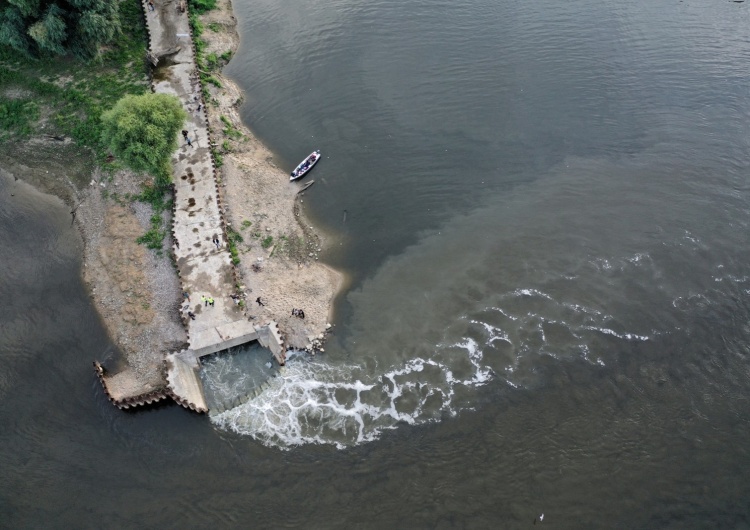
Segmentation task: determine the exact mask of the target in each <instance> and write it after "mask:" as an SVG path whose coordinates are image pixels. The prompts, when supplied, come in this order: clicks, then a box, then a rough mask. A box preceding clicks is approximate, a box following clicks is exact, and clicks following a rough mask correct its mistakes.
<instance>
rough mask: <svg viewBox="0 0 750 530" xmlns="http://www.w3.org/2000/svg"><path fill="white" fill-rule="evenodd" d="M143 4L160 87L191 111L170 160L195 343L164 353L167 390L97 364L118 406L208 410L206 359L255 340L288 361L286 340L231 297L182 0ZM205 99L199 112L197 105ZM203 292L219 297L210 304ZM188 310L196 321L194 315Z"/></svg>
mask: <svg viewBox="0 0 750 530" xmlns="http://www.w3.org/2000/svg"><path fill="white" fill-rule="evenodd" d="M153 1H154V5H155V10H154V11H151V10H149V9H148V6H147V5H146V4H145V2H144V4H143V9H144V13H146V29H147V31H148V34H149V52H150V58H156V59H158V61H157V66H156V68H155V69H154V71H153V81H152V88H153V90H154V92H157V93H163V94H171V95H174V96H176V97H177V98H179V100H180V101H181V102H182V105H183V108H184V109H185V110H186V112H187V114H188V121H187V123H186V124H185V126H184V129H185V130H186V131H187V133H188V134H187V138H189V139H190V142H189V143H188V142H187V141H185V140H184V139H183V138H182V135H180V137H179V141H180V148H179V149H178V151H177V152H176V153H175V155H174V156H173V158H172V167H173V180H174V186H175V207H174V218H173V226H172V235H173V238H174V241H175V247H174V249H173V250H174V254H175V258H176V261H177V268H178V274H179V276H180V281H181V282H182V288H183V291H184V292H185V293H186V294H187V295H188V297H186V298H185V299H184V300H183V304H184V305H183V308H182V311H183V316H184V321H185V325H186V327H187V332H188V343H189V348H188V349H186V350H183V351H181V352H172V353H169V354H165V367H166V379H167V388H166V389H165V388H151V387H144V386H143V385H142V384H141V383H139V381H138V380H137V379H136V378H135V377H134V374H133V373H132V371H123V372H121V373H117V374H107V373H106V372H105V370H104V368H103V367H102V366H101V364H99V363H98V362H95V363H94V368H95V370H96V373H97V376H98V377H99V379H100V380H101V382H102V384H103V385H104V389H105V392H106V393H107V396H108V397H109V399H110V400H111V401H112V402H113V403H115V404H116V405H117V406H118V407H120V408H129V407H133V406H138V405H143V404H148V403H153V402H156V401H159V400H161V399H164V398H166V397H167V396H169V397H172V398H173V399H174V400H175V401H177V402H178V403H180V404H181V405H183V406H184V407H187V408H190V409H192V410H196V411H199V412H207V411H208V408H207V406H206V400H205V396H204V393H203V386H202V384H201V381H200V378H199V376H198V370H199V369H200V358H201V357H203V356H205V355H210V354H212V353H215V352H217V351H221V350H225V349H227V348H231V347H234V346H239V345H241V344H245V343H247V342H250V341H254V340H257V341H258V342H259V343H260V344H261V345H262V346H263V347H265V348H268V349H269V350H270V351H271V352H272V353H273V355H274V356H275V357H276V359H277V360H278V362H279V364H281V365H283V364H284V351H285V348H284V340H283V338H282V336H281V333H280V332H279V328H278V325H277V324H276V323H275V322H269V323H267V324H266V325H263V326H258V325H253V323H252V322H251V321H250V319H249V318H248V317H247V315H246V314H245V312H244V310H243V308H242V306H240V305H238V304H236V303H235V301H234V300H233V299H232V298H230V295H232V294H234V293H235V292H236V286H237V284H238V280H237V277H236V271H235V268H234V266H233V264H232V261H231V255H230V253H229V249H228V247H227V237H226V231H225V226H226V225H225V222H224V215H223V213H222V209H221V198H220V195H219V188H218V185H217V182H216V170H215V168H214V165H213V160H212V157H211V150H210V148H211V144H210V139H209V132H208V120H207V115H206V111H205V107H203V105H204V102H203V100H202V97H201V91H200V80H199V78H198V74H197V72H196V66H195V56H194V53H193V40H192V37H191V34H190V26H189V23H188V14H187V10H186V8H185V3H186V2H185V1H184V0H153ZM199 105H200V110H199V109H198V107H199ZM201 297H210V298H213V304H206V303H204V302H203V301H202V299H201ZM188 311H190V312H191V313H193V314H194V317H195V318H194V319H192V318H188Z"/></svg>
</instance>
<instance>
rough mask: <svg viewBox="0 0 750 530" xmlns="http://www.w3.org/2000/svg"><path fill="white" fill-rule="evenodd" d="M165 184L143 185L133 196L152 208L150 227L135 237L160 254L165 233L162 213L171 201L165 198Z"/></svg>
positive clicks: (168, 208)
mask: <svg viewBox="0 0 750 530" xmlns="http://www.w3.org/2000/svg"><path fill="white" fill-rule="evenodd" d="M166 192H167V185H166V184H164V183H161V184H160V183H159V181H157V183H156V184H151V185H145V186H143V190H142V191H141V193H140V195H137V196H136V197H133V199H135V200H137V201H140V202H144V203H146V204H150V205H151V208H152V210H153V214H152V215H151V228H149V230H148V231H147V232H146V233H145V234H143V235H142V236H141V237H139V238H138V239H136V242H137V243H140V244H141V245H146V247H147V248H150V249H152V250H156V251H157V253H158V254H161V249H162V244H163V242H164V237H165V236H166V235H167V230H166V228H165V227H164V219H163V216H162V213H163V212H165V211H167V210H171V209H172V201H171V200H165V197H166V195H167V193H166Z"/></svg>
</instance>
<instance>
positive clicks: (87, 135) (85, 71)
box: [0, 1, 148, 165]
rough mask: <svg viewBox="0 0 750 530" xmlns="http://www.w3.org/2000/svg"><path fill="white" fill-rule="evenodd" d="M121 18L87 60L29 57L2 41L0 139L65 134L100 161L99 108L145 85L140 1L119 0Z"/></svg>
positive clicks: (103, 156) (143, 89) (102, 157)
mask: <svg viewBox="0 0 750 530" xmlns="http://www.w3.org/2000/svg"><path fill="white" fill-rule="evenodd" d="M120 18H121V22H122V27H123V28H127V31H123V33H122V34H120V35H119V36H118V37H117V38H116V39H115V42H114V43H113V44H112V45H111V46H110V47H108V48H107V49H106V50H104V51H103V53H102V54H101V56H100V57H99V58H98V59H97V60H94V61H91V62H84V61H81V60H78V59H74V58H72V57H55V58H46V59H38V60H31V59H28V58H26V57H21V56H20V55H19V54H18V53H16V52H15V51H14V50H12V49H10V48H7V47H3V46H0V94H2V96H0V139H2V140H4V141H12V140H23V139H25V138H28V137H30V136H34V135H36V134H42V133H44V134H49V135H60V136H68V137H71V138H72V139H73V140H74V141H75V142H76V144H77V145H79V146H81V147H85V148H88V149H90V151H91V152H93V153H94V155H95V158H96V160H97V161H98V162H99V164H101V165H103V164H104V161H105V159H106V154H107V153H106V151H107V149H106V146H104V145H102V143H101V140H100V139H101V131H102V128H101V122H100V119H99V118H100V116H101V114H102V112H104V111H105V110H108V109H109V108H111V107H112V106H113V105H114V104H115V102H117V100H119V99H120V98H121V97H122V96H124V95H126V94H143V93H145V92H146V91H147V90H148V78H147V76H146V68H145V64H144V57H145V53H146V31H145V27H144V24H143V16H142V13H141V9H140V6H139V5H138V3H137V2H132V1H123V2H121V3H120ZM42 118H43V119H42ZM42 126H44V127H43V128H42Z"/></svg>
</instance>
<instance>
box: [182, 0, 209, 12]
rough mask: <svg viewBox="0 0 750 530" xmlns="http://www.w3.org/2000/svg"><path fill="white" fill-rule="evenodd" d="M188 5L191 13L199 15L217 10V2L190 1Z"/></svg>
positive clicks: (206, 0) (204, 0) (207, 0)
mask: <svg viewBox="0 0 750 530" xmlns="http://www.w3.org/2000/svg"><path fill="white" fill-rule="evenodd" d="M188 4H189V6H190V11H191V12H193V13H196V14H198V15H202V14H203V13H205V12H206V11H211V10H212V9H215V8H216V0H190V1H189V2H188Z"/></svg>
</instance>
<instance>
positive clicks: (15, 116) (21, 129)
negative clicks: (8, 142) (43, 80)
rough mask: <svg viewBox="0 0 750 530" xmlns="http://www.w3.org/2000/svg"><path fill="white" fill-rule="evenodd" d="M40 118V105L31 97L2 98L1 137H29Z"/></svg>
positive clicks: (0, 110)
mask: <svg viewBox="0 0 750 530" xmlns="http://www.w3.org/2000/svg"><path fill="white" fill-rule="evenodd" d="M37 120H39V105H37V104H36V102H34V101H32V100H30V99H11V100H8V99H6V100H2V99H0V139H5V138H9V137H11V136H17V137H19V138H28V137H29V136H31V134H32V133H33V132H34V124H36V122H37Z"/></svg>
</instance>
